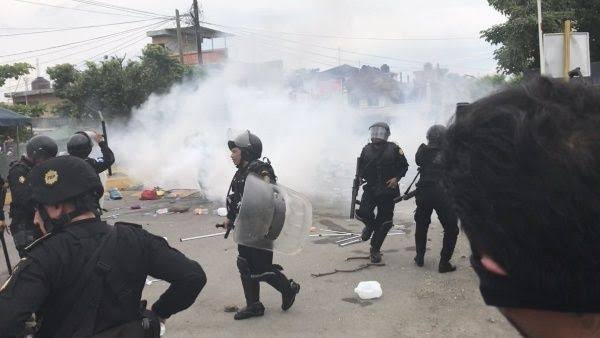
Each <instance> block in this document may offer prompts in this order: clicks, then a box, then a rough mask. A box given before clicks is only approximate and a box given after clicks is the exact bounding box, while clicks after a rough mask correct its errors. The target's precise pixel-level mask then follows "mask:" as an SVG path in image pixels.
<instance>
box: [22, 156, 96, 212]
mask: <svg viewBox="0 0 600 338" xmlns="http://www.w3.org/2000/svg"><path fill="white" fill-rule="evenodd" d="M28 178H29V184H30V186H31V193H32V199H33V201H34V202H36V203H37V204H43V205H56V204H58V203H61V202H65V201H68V200H71V199H73V198H75V197H77V196H81V195H84V194H86V193H88V194H90V195H93V196H97V198H98V199H99V198H100V196H102V194H104V188H103V187H102V183H101V182H100V177H99V176H98V174H96V171H95V170H94V168H93V167H92V166H91V165H89V164H88V163H87V162H85V161H84V160H82V159H80V158H78V157H75V156H68V155H67V156H59V157H55V158H52V159H49V160H47V161H44V162H43V163H41V164H39V165H37V166H35V167H33V169H31V172H30V173H29V176H28ZM96 201H97V200H96Z"/></svg>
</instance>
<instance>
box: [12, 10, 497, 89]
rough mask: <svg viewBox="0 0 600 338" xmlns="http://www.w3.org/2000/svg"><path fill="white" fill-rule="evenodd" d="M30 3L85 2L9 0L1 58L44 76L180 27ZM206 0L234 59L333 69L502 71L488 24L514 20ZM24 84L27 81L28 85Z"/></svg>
mask: <svg viewBox="0 0 600 338" xmlns="http://www.w3.org/2000/svg"><path fill="white" fill-rule="evenodd" d="M23 1H27V2H34V3H38V4H39V3H45V4H50V5H53V6H61V7H69V8H76V9H80V10H71V9H66V8H55V7H47V6H40V5H36V4H32V3H25V2H21V1H17V0H0V3H1V4H2V11H0V35H3V36H0V63H2V64H4V63H12V62H19V61H25V62H29V63H31V64H32V65H34V66H35V65H36V58H37V59H39V63H40V69H42V75H44V71H43V69H45V68H46V67H48V66H51V65H53V64H57V63H64V62H70V63H74V64H81V63H82V62H83V61H84V60H89V59H95V60H98V59H99V58H101V57H102V55H105V54H109V55H113V54H118V55H121V56H122V55H126V56H128V57H135V56H137V55H139V51H140V49H141V48H142V47H143V45H144V44H146V43H148V42H149V41H150V38H144V36H145V31H146V30H149V29H150V28H154V27H167V26H170V27H172V26H174V23H173V22H166V23H161V21H160V20H158V19H151V18H149V17H148V16H146V15H140V14H131V13H127V12H125V11H122V10H112V9H108V8H102V7H98V6H91V5H84V4H82V3H81V2H80V1H82V0H79V1H77V0H23ZM94 1H96V2H102V3H105V4H113V5H119V6H125V7H129V8H133V9H138V10H144V11H148V12H153V13H158V14H163V15H173V14H174V11H175V9H179V10H180V11H181V12H182V13H183V12H187V11H188V10H189V7H190V6H191V0H171V1H163V0H120V1H115V0H94ZM201 6H202V9H203V11H204V17H203V20H204V21H206V22H210V23H214V24H218V25H222V26H226V27H222V26H218V27H215V26H213V28H217V29H221V30H224V31H229V32H232V33H234V34H236V35H237V37H235V38H232V39H229V40H228V42H227V44H228V47H229V48H230V58H231V59H234V60H238V61H247V62H252V61H266V60H277V59H281V60H283V61H284V65H285V67H286V68H287V69H293V68H297V67H311V68H321V69H327V68H330V67H331V66H335V65H337V64H338V63H339V62H340V61H341V63H347V64H352V65H354V66H358V65H362V64H370V65H375V66H380V65H381V64H383V63H387V64H388V65H390V67H391V69H392V70H393V71H396V72H411V71H414V70H417V69H419V68H422V65H423V63H425V62H432V63H434V64H437V63H439V64H440V66H442V67H446V68H449V69H450V70H451V71H452V72H456V73H460V74H469V75H475V76H478V75H483V74H487V73H491V72H494V70H495V67H496V64H495V62H494V60H493V59H492V51H493V50H494V47H493V46H490V45H489V44H487V43H486V42H485V41H483V40H481V39H480V38H479V35H480V33H479V32H480V31H481V30H483V29H485V28H488V27H490V26H492V25H494V24H497V23H500V22H503V21H504V20H505V18H504V17H503V16H502V15H501V14H499V13H498V12H496V11H495V10H493V9H492V8H491V7H489V5H488V3H487V1H485V0H420V1H412V0H411V1H408V0H373V1H364V0H363V1H354V0H353V1H342V0H302V1H300V0H254V1H243V0H237V1H234V0H202V1H201ZM83 10H86V11H87V10H89V11H99V12H105V13H112V14H105V13H91V12H86V11H83ZM132 15H136V16H132ZM137 15H139V16H137ZM139 20H148V21H139ZM127 21H139V22H135V23H130V24H123V25H114V26H108V27H97V28H89V29H79V30H71V31H63V32H54V33H44V34H32V35H20V36H6V35H7V34H18V33H25V32H32V30H24V29H23V28H28V29H29V28H63V27H76V26H88V25H100V24H108V23H120V22H127ZM151 25H154V26H151ZM144 26H148V27H144ZM150 26H151V27H150ZM287 33H295V34H287ZM109 34H115V35H114V36H108V37H105V38H102V39H98V40H96V41H94V42H92V43H87V44H79V45H67V46H64V47H62V48H59V49H48V50H44V51H38V52H34V53H28V54H19V55H12V56H7V55H8V54H16V53H21V52H26V51H31V50H38V49H43V48H48V47H52V46H57V45H63V44H69V43H72V42H77V41H81V40H86V39H90V38H93V37H102V36H105V35H109ZM316 35H319V36H316ZM324 36H328V37H324ZM350 38H353V39H350ZM373 38H378V39H373ZM351 52H352V53H351ZM365 54H369V55H365ZM339 59H341V60H339ZM35 76H36V71H33V72H32V74H31V76H30V78H31V79H33V78H34V77H35ZM22 82H23V81H21V83H20V86H19V87H20V88H19V89H22V88H23V84H22ZM16 85H17V82H16V81H9V82H8V83H7V85H6V86H5V88H3V89H2V90H1V91H7V90H9V91H10V90H14V89H15V86H16Z"/></svg>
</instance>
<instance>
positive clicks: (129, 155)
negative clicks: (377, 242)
mask: <svg viewBox="0 0 600 338" xmlns="http://www.w3.org/2000/svg"><path fill="white" fill-rule="evenodd" d="M254 80H257V81H258V80H259V79H250V81H254ZM248 81H249V80H248V74H247V73H246V72H245V71H243V70H240V67H236V66H228V67H226V69H224V70H222V71H220V72H218V73H215V74H211V75H210V76H208V77H206V78H205V79H204V80H202V81H196V82H187V83H183V84H180V85H176V86H174V87H173V88H172V89H171V90H170V92H169V93H167V94H164V95H160V96H158V95H153V96H151V97H150V98H149V100H148V101H147V102H146V103H145V104H144V105H142V106H141V107H140V108H139V109H137V110H135V111H134V112H133V116H132V119H131V121H130V122H129V123H128V124H127V125H126V126H124V127H123V128H116V127H117V126H114V125H113V126H112V129H113V135H112V146H113V148H114V150H115V153H116V157H117V165H118V166H119V167H120V168H121V169H124V171H125V172H126V173H127V174H128V175H130V176H131V177H132V178H134V179H135V180H137V181H140V182H143V183H144V185H145V186H146V187H152V186H161V187H165V188H200V189H201V190H203V191H204V193H205V195H206V196H207V197H208V198H209V199H212V200H215V201H221V202H222V201H223V200H224V197H225V194H226V193H227V188H228V186H229V182H230V180H231V178H232V176H233V174H234V171H235V167H234V166H233V164H232V162H231V160H230V158H229V154H230V153H229V149H228V147H227V141H228V136H231V133H228V130H238V131H243V130H246V129H249V130H250V131H251V132H253V133H255V134H256V135H258V136H259V137H260V138H261V139H262V142H263V156H266V157H268V158H269V159H270V160H271V162H272V164H273V167H274V169H275V172H276V174H277V176H278V178H279V182H280V183H281V184H283V185H285V186H288V187H290V188H292V189H294V190H297V191H299V192H302V193H304V194H307V195H308V196H309V197H310V198H311V199H312V201H313V203H314V205H315V207H317V208H319V207H328V208H330V207H334V206H335V207H336V210H338V211H339V212H344V213H347V211H348V210H346V209H348V207H349V200H350V191H351V185H352V178H353V176H354V170H355V163H356V157H357V156H358V155H359V154H360V151H361V149H362V147H363V146H364V145H365V144H366V143H367V142H368V141H369V140H368V138H369V130H368V128H369V126H370V125H371V124H372V123H374V122H377V121H379V120H387V121H388V122H390V125H391V131H392V135H391V137H390V140H391V141H394V142H397V143H398V144H399V145H400V146H401V147H402V149H404V151H405V153H406V156H407V159H408V161H409V164H410V170H409V173H408V174H407V176H406V178H404V179H403V180H402V183H401V184H402V185H407V184H408V183H407V182H410V180H411V179H412V175H414V173H415V172H416V166H415V164H414V153H415V152H416V149H417V148H418V146H419V144H420V143H422V142H424V140H425V134H426V131H427V129H428V128H429V127H430V126H431V125H432V124H434V123H445V122H446V121H447V120H448V118H449V117H450V115H451V113H452V111H453V109H454V108H453V107H454V104H455V103H456V100H454V101H452V102H451V103H450V104H448V105H446V109H445V110H444V111H440V110H442V109H441V108H437V109H432V106H431V105H429V104H414V103H413V104H400V105H395V106H392V107H388V108H386V109H384V110H385V113H384V114H382V113H380V111H381V109H372V110H364V109H356V108H351V107H350V106H349V105H348V104H347V99H345V98H343V97H342V96H339V97H337V98H331V99H327V100H324V99H313V98H310V97H304V98H293V97H291V95H290V89H289V88H286V87H284V86H283V85H281V84H279V85H269V86H264V85H263V86H253V85H252V84H251V82H248Z"/></svg>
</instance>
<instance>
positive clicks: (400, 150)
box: [398, 147, 404, 156]
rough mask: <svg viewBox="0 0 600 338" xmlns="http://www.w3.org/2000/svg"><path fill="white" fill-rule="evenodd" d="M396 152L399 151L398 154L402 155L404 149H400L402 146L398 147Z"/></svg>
mask: <svg viewBox="0 0 600 338" xmlns="http://www.w3.org/2000/svg"><path fill="white" fill-rule="evenodd" d="M398 153H400V155H402V156H404V151H402V148H400V147H398Z"/></svg>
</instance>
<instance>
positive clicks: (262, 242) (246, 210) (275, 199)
mask: <svg viewBox="0 0 600 338" xmlns="http://www.w3.org/2000/svg"><path fill="white" fill-rule="evenodd" d="M311 224H312V205H311V203H310V202H309V201H308V199H307V198H306V197H304V196H302V195H301V194H299V193H297V192H296V191H293V190H291V189H289V188H286V187H284V186H282V185H280V184H271V183H269V182H265V181H264V180H262V179H261V178H259V177H258V176H256V175H254V174H250V175H248V178H247V179H246V184H245V186H244V196H243V197H242V203H241V206H240V212H239V214H238V216H237V218H236V220H235V224H234V225H235V232H234V236H233V239H234V241H235V242H236V243H238V244H242V245H246V246H249V247H254V248H259V249H265V250H271V251H277V252H281V253H285V254H296V253H298V252H300V250H301V249H302V246H303V244H304V241H305V240H306V237H308V236H307V235H308V232H309V230H310V226H311Z"/></svg>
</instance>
